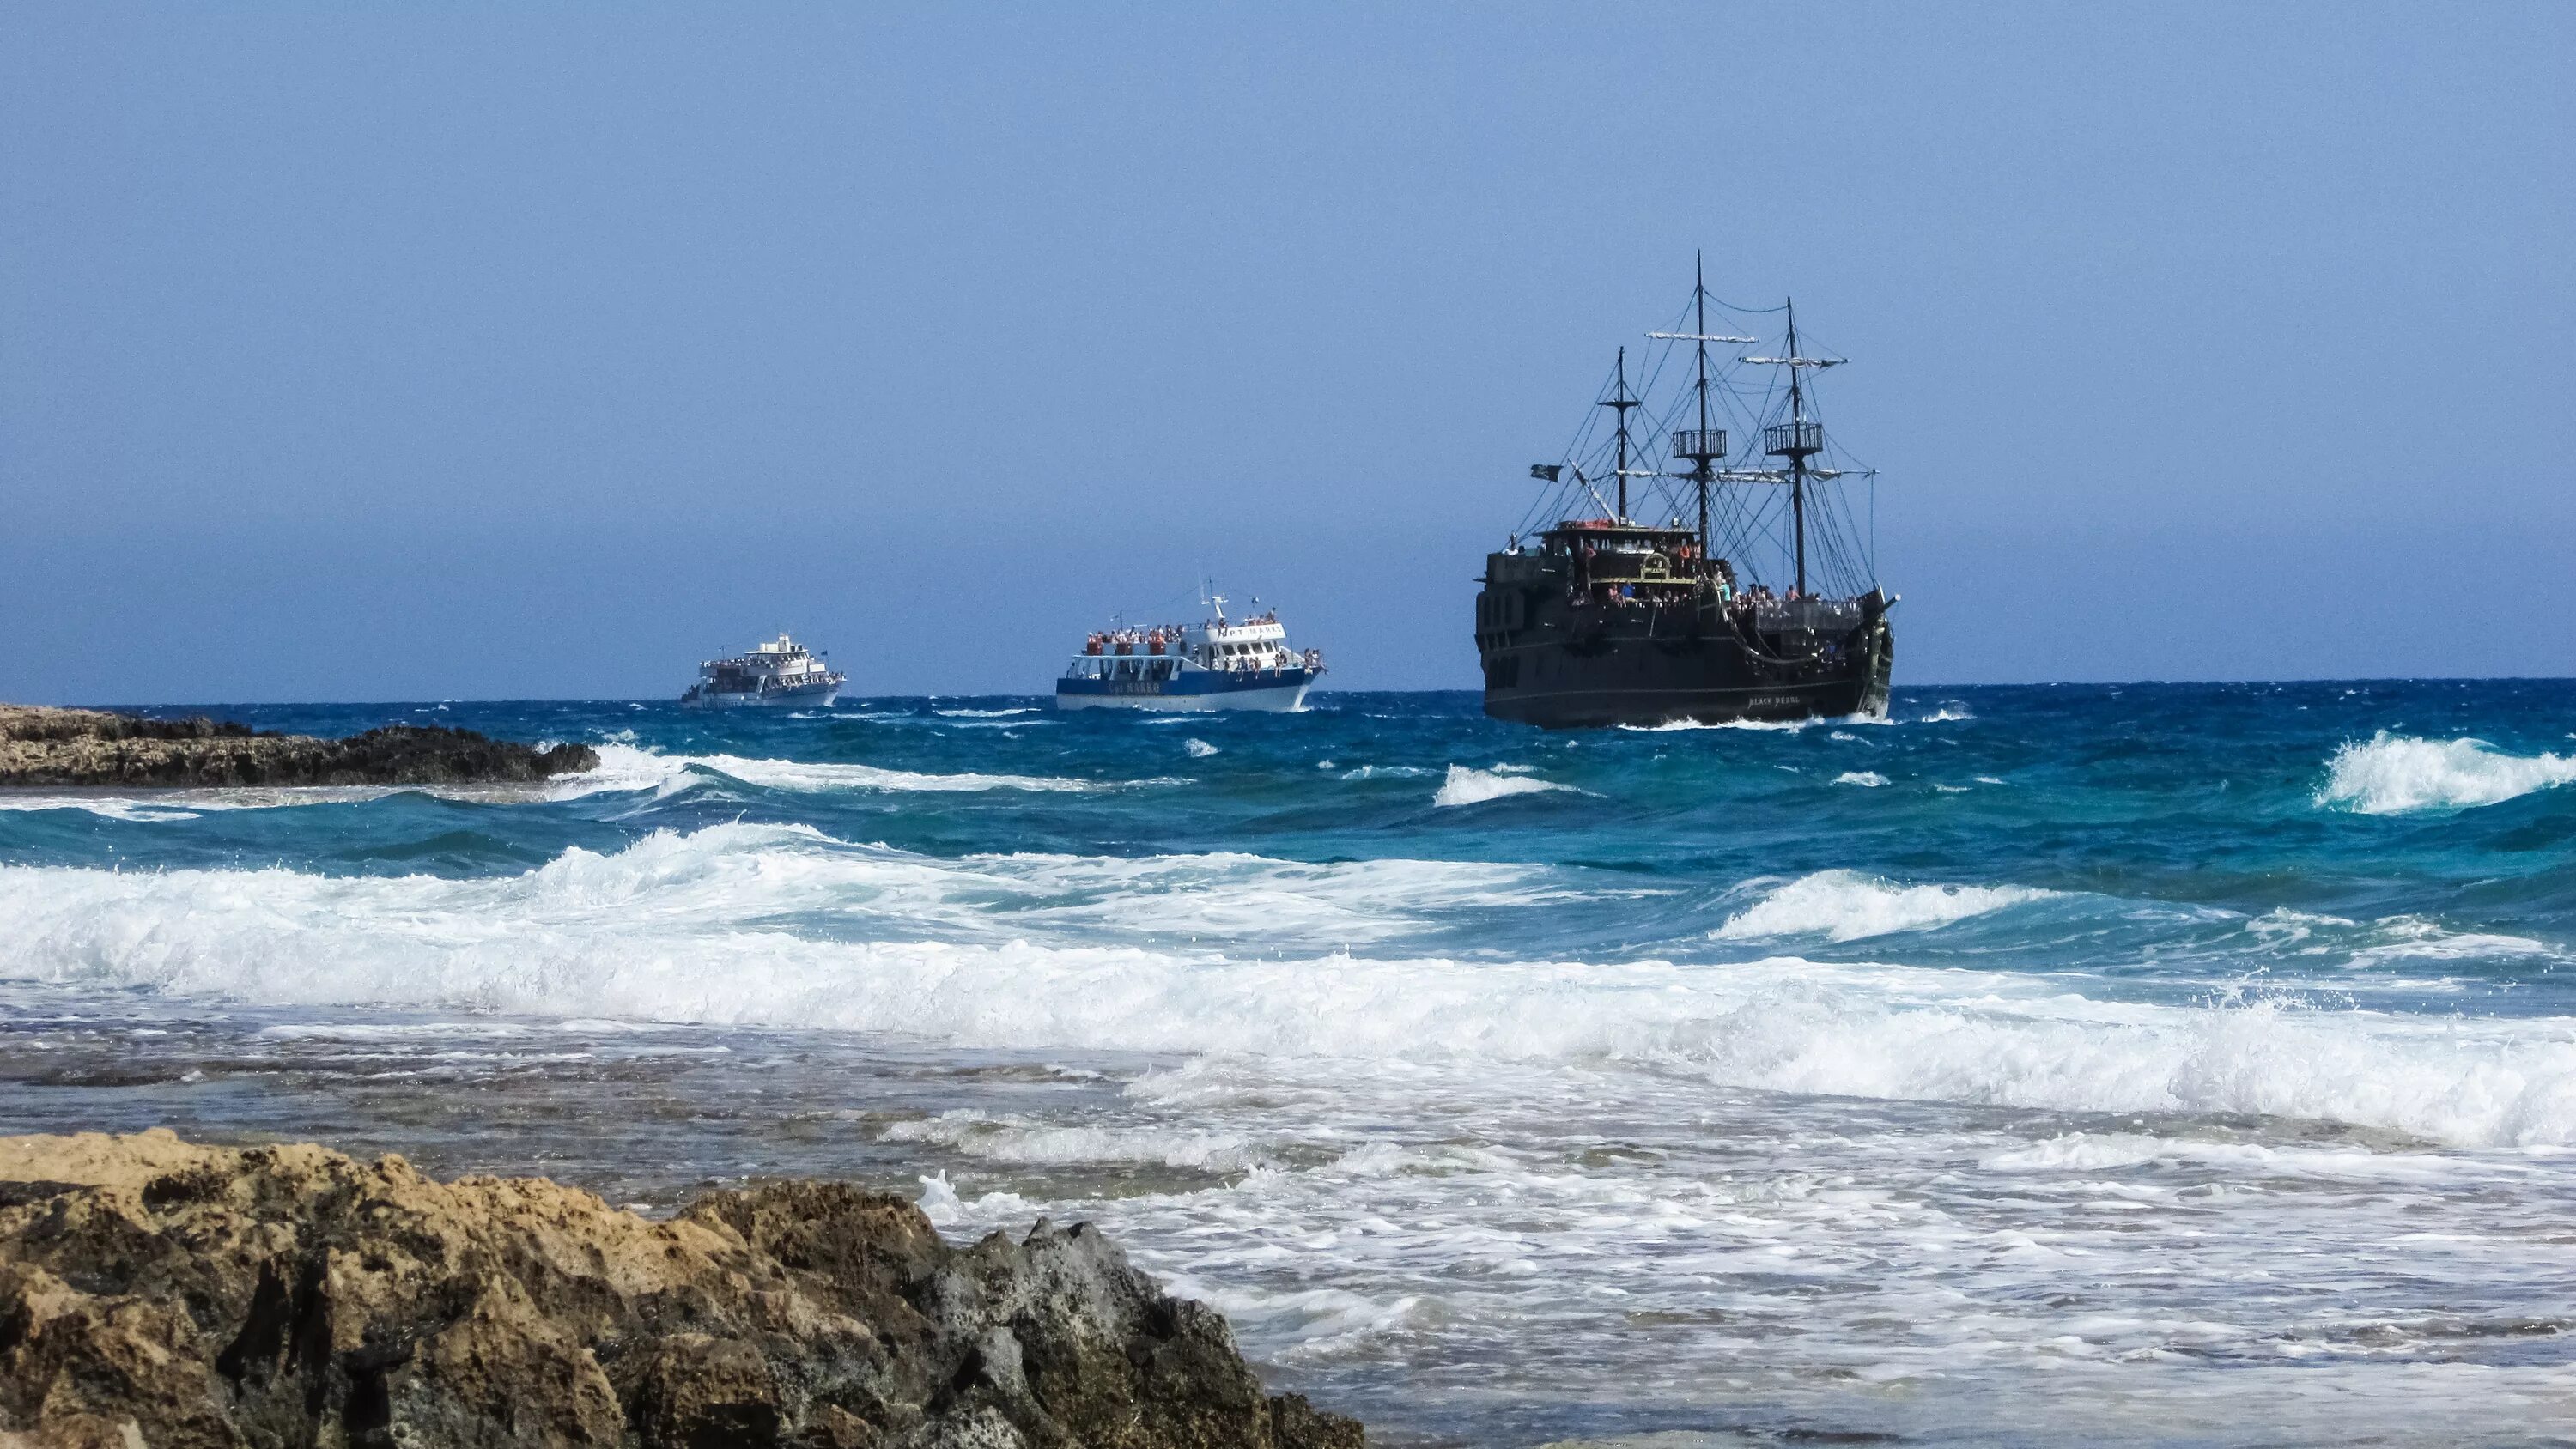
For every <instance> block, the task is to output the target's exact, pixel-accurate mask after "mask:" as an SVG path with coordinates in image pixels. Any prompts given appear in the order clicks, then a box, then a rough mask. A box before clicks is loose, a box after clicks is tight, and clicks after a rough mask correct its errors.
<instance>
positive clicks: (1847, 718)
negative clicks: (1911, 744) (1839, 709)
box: [1619, 714, 1897, 734]
mask: <svg viewBox="0 0 2576 1449" xmlns="http://www.w3.org/2000/svg"><path fill="white" fill-rule="evenodd" d="M1895 723H1897V721H1895V720H1893V719H1890V718H1888V717H1887V716H1885V715H1876V714H1847V715H1839V716H1821V715H1820V716H1817V717H1814V718H1810V719H1728V720H1710V721H1701V720H1694V719H1675V720H1666V721H1664V722H1663V723H1662V724H1651V725H1621V726H1619V728H1621V729H1623V730H1634V731H1637V732H1638V733H1640V734H1654V733H1658V732H1661V731H1666V730H1780V731H1785V732H1787V733H1790V734H1796V733H1797V732H1798V731H1800V730H1810V729H1814V728H1816V727H1817V726H1819V725H1834V726H1848V725H1885V724H1895Z"/></svg>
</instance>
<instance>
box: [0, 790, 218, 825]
mask: <svg viewBox="0 0 2576 1449" xmlns="http://www.w3.org/2000/svg"><path fill="white" fill-rule="evenodd" d="M0 810H35V811H42V810H86V811H88V812H89V813H90V814H92V815H103V816H105V817H107V818H108V819H110V820H127V821H134V822H138V823H150V822H153V821H167V820H194V819H196V818H197V815H198V812H196V811H194V810H173V809H170V808H168V806H167V805H166V804H149V803H146V802H145V801H143V800H139V799H135V798H132V797H128V796H121V795H98V796H91V795H0Z"/></svg>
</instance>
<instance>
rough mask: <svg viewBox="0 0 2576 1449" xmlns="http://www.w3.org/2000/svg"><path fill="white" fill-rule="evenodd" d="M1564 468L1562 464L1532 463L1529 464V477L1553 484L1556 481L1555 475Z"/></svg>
mask: <svg viewBox="0 0 2576 1449" xmlns="http://www.w3.org/2000/svg"><path fill="white" fill-rule="evenodd" d="M1564 468H1565V465H1564V464H1562V463H1532V464H1530V476H1531V477H1533V478H1544V479H1546V480H1547V481H1549V482H1550V483H1553V482H1555V481H1556V475H1557V474H1558V473H1560V472H1562V471H1564Z"/></svg>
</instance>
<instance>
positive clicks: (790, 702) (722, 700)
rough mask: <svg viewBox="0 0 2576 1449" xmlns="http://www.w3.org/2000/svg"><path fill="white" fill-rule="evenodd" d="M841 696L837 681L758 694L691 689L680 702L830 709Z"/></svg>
mask: <svg viewBox="0 0 2576 1449" xmlns="http://www.w3.org/2000/svg"><path fill="white" fill-rule="evenodd" d="M840 697H841V686H839V685H837V684H810V685H797V686H795V687H793V688H789V689H764V690H762V691H760V692H759V693H757V694H749V693H742V694H727V693H715V692H710V693H701V692H699V691H698V690H694V689H693V690H690V691H689V692H688V693H687V694H684V695H682V696H680V703H681V704H683V705H686V706H687V707H689V708H690V709H787V708H796V709H830V708H831V707H832V701H834V700H836V699H839V698H840Z"/></svg>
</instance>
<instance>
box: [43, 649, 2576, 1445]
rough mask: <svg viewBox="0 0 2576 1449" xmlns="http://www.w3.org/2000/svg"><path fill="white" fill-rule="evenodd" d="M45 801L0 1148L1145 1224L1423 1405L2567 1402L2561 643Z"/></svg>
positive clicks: (593, 725) (1632, 1426)
mask: <svg viewBox="0 0 2576 1449" xmlns="http://www.w3.org/2000/svg"><path fill="white" fill-rule="evenodd" d="M148 712H150V713H156V714H166V715H179V714H189V713H199V712H203V713H210V714H213V715H216V716H218V717H221V718H226V719H233V720H238V721H241V722H243V723H246V724H250V725H254V726H258V727H260V728H264V729H282V730H292V731H304V732H314V733H323V734H343V733H349V732H354V731H356V730H360V729H364V728H367V727H370V726H374V725H378V724H383V723H388V722H415V723H436V724H441V725H458V726H465V727H468V728H472V729H476V730H481V731H484V732H486V733H488V734H492V735H495V736H501V737H506V738H512V739H521V740H530V741H552V740H573V741H581V742H585V743H588V744H590V745H592V746H594V747H595V748H596V749H597V750H598V751H599V754H600V756H601V761H602V763H601V765H600V767H599V769H597V770H596V771H594V772H591V773H588V774H585V775H581V776H577V777H572V778H567V779H560V780H557V781H554V782H551V783H550V784H548V785H545V786H543V787H530V788H521V789H460V790H375V789H332V790H283V789H281V790H250V791H210V792H188V791H181V792H167V793H164V792H140V791H137V792H114V793H107V792H75V791H55V792H32V793H30V792H21V793H18V794H16V795H14V796H10V797H0V1128H5V1129H6V1130H8V1131H12V1132H30V1131H47V1132H68V1131H74V1130H80V1129H118V1130H134V1129H140V1128H144V1127H148V1126H169V1127H173V1128H176V1129H178V1130H179V1131H181V1132H182V1133H185V1134H188V1135H192V1136H196V1137H200V1138H206V1139H214V1140H222V1141H230V1142H256V1141H266V1140H277V1139H289V1140H306V1139H310V1140H318V1141H321V1142H325V1143H328V1144H331V1145H334V1146H337V1147H340V1148H343V1149H345V1150H348V1151H352V1152H356V1153H360V1154H374V1153H380V1152H400V1153H403V1154H405V1155H406V1156H408V1157H410V1158H411V1159H412V1160H413V1161H414V1162H416V1163H418V1164H420V1165H422V1166H423V1167H425V1168H427V1169H429V1170H431V1171H433V1172H437V1173H440V1174H461V1173H474V1172H500V1173H518V1174H526V1173H540V1174H545V1175H548V1176H551V1177H555V1178H557V1179H560V1180H563V1181H567V1182H572V1183H576V1184H579V1185H581V1186H584V1187H587V1188H590V1189H593V1190H595V1191H597V1192H599V1193H600V1194H602V1195H603V1196H604V1197H606V1198H607V1199H608V1200H609V1201H610V1202H612V1203H618V1204H626V1205H632V1206H634V1207H635V1208H637V1209H638V1210H640V1211H643V1212H646V1213H652V1214H667V1213H670V1212H672V1211H674V1210H676V1209H677V1208H679V1207H680V1206H681V1205H683V1204H684V1203H686V1202H687V1201H688V1200H689V1199H690V1198H691V1197H692V1196H694V1195H695V1194H697V1193H699V1192H702V1191H705V1190H707V1189H709V1188H711V1187H714V1186H718V1185H726V1184H737V1183H741V1182H743V1181H745V1180H747V1179H755V1178H761V1177H766V1176H771V1175H824V1176H830V1177H836V1178H846V1179H851V1180H855V1181H859V1182H863V1183H867V1184H870V1185H874V1186H877V1187H881V1188H884V1189H888V1190H892V1191H896V1192H900V1193H903V1194H905V1195H907V1196H909V1197H912V1198H914V1199H916V1200H918V1201H919V1203H920V1204H921V1206H922V1208H923V1209H924V1210H925V1211H926V1212H927V1213H928V1214H929V1215H930V1216H931V1218H932V1219H933V1220H934V1221H935V1222H937V1223H938V1224H939V1225H940V1226H941V1228H942V1229H943V1230H944V1231H945V1232H946V1233H948V1234H949V1235H950V1236H951V1237H952V1238H956V1239H961V1240H963V1239H971V1238H974V1237H977V1236H980V1235H982V1234H985V1233H989V1232H995V1231H1000V1232H1008V1233H1013V1234H1018V1233H1022V1232H1025V1231H1026V1230H1027V1229H1028V1227H1029V1226H1030V1225H1031V1224H1032V1223H1033V1222H1034V1221H1036V1220H1037V1219H1040V1218H1049V1219H1054V1220H1056V1221H1058V1222H1066V1221H1071V1220H1079V1219H1087V1220H1089V1221H1092V1222H1095V1223H1098V1224H1100V1225H1101V1226H1102V1227H1103V1228H1104V1229H1105V1230H1106V1231H1107V1232H1108V1233H1109V1234H1111V1235H1112V1237H1113V1238H1114V1239H1115V1241H1116V1242H1118V1243H1119V1244H1121V1245H1123V1246H1124V1248H1125V1249H1126V1251H1127V1252H1128V1254H1129V1255H1130V1257H1131V1258H1132V1260H1133V1261H1134V1262H1136V1263H1137V1264H1138V1265H1139V1266H1141V1267H1144V1268H1146V1269H1148V1270H1150V1271H1152V1272H1153V1273H1155V1274H1157V1275H1159V1276H1160V1277H1161V1278H1162V1279H1163V1280H1164V1281H1165V1282H1166V1283H1167V1284H1168V1285H1169V1286H1170V1287H1171V1288H1172V1289H1173V1290H1174V1291H1176V1292H1179V1293H1182V1294H1185V1295H1189V1296H1193V1297H1197V1298H1200V1299H1204V1300H1205V1301H1207V1302H1209V1303H1211V1304H1213V1305H1215V1306H1216V1307H1217V1308H1219V1309H1221V1310H1223V1312H1224V1313H1225V1314H1226V1315H1227V1317H1228V1318H1229V1319H1230V1320H1231V1321H1232V1323H1233V1325H1234V1328H1235V1332H1236V1333H1237V1335H1238V1337H1239V1339H1240V1341H1241V1343H1242V1346H1243V1348H1244V1350H1245V1352H1246V1353H1247V1354H1248V1355H1249V1356H1250V1357H1251V1358H1252V1360H1253V1361H1254V1362H1255V1363H1256V1364H1257V1365H1258V1366H1259V1367H1260V1369H1261V1371H1262V1373H1263V1375H1264V1377H1265V1378H1266V1379H1267V1380H1268V1382H1269V1383H1270V1384H1271V1385H1272V1387H1273V1388H1274V1389H1287V1390H1295V1391H1300V1392H1303V1393H1306V1394H1308V1395H1310V1396H1312V1397H1313V1398H1314V1399H1315V1400H1316V1401H1317V1402H1318V1403H1320V1404H1322V1405H1324V1406H1326V1407H1329V1408H1332V1409H1336V1410H1340V1411H1343V1412H1347V1413H1351V1414H1356V1415H1358V1416H1360V1417H1361V1418H1363V1419H1364V1420H1366V1421H1367V1423H1368V1425H1369V1428H1370V1434H1371V1437H1372V1439H1373V1441H1374V1442H1377V1443H1379V1444H1384V1445H1424V1446H1431V1445H1504V1446H1521V1445H1531V1446H1535V1445H1547V1444H1586V1445H1595V1444H1597V1445H1612V1444H1616V1445H1627V1446H1637V1449H1702V1446H1734V1445H1757V1444H1813V1443H1870V1444H1891V1445H1912V1444H1927V1445H1931V1444H2000V1445H2021V1444H2030V1445H2039V1444H2052V1445H2053V1444H2070V1443H2083V1444H2196V1445H2350V1444H2455V1443H2481V1444H2523V1443H2558V1444H2565V1443H2570V1442H2576V682H2571V681H2501V682H2496V681H2489V682H2467V683H2463V682H2409V683H2389V682H2351V683H2295V684H2228V685H2181V684H2173V685H2163V684H2137V685H2063V686H2047V687H2015V688H1947V689H1942V688H1904V687H1900V688H1899V689H1898V690H1897V691H1896V695H1895V699H1894V703H1893V707H1892V709H1891V712H1890V714H1889V716H1888V717H1887V718H1886V719H1883V720H1877V719H1848V720H1821V721H1816V722H1813V723H1809V724H1804V725H1799V726H1794V727H1790V726H1774V727H1738V728H1666V729H1651V730H1644V729H1641V730H1617V729H1613V730H1598V731H1585V732H1573V733H1543V732H1540V731H1536V730H1532V729H1528V728H1524V727H1519V726H1512V725H1505V724H1500V723H1497V722H1494V721H1490V720H1487V719H1485V718H1483V717H1482V715H1481V714H1480V712H1479V710H1478V707H1477V700H1476V698H1475V697H1474V696H1473V695H1468V694H1366V693H1345V694H1327V695H1321V696H1318V697H1317V698H1316V699H1315V700H1314V702H1313V707H1312V708H1310V709H1309V710H1307V711H1305V712H1303V713H1300V714H1295V715H1260V714H1240V715H1141V714H1127V713H1119V712H1108V711H1093V712H1080V713H1073V714H1059V713H1056V712H1054V711H1053V710H1051V709H1050V708H1049V707H1048V701H1047V700H1046V699H1044V698H1027V697H1002V698H948V697H941V698H928V699H919V698H915V699H865V700H845V701H843V702H842V703H841V704H840V706H839V707H837V708H835V709H831V710H806V711H797V712H779V711H753V712H739V713H729V714H694V713H687V712H683V711H682V710H680V709H679V708H677V707H676V706H674V705H672V704H670V703H668V702H663V701H599V702H581V703H553V702H547V703H499V704H496V703H469V702H464V701H452V702H445V703H440V702H423V703H412V704H400V705H385V704H370V705H226V706H203V707H198V708H196V709H155V710H151V711H148Z"/></svg>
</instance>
